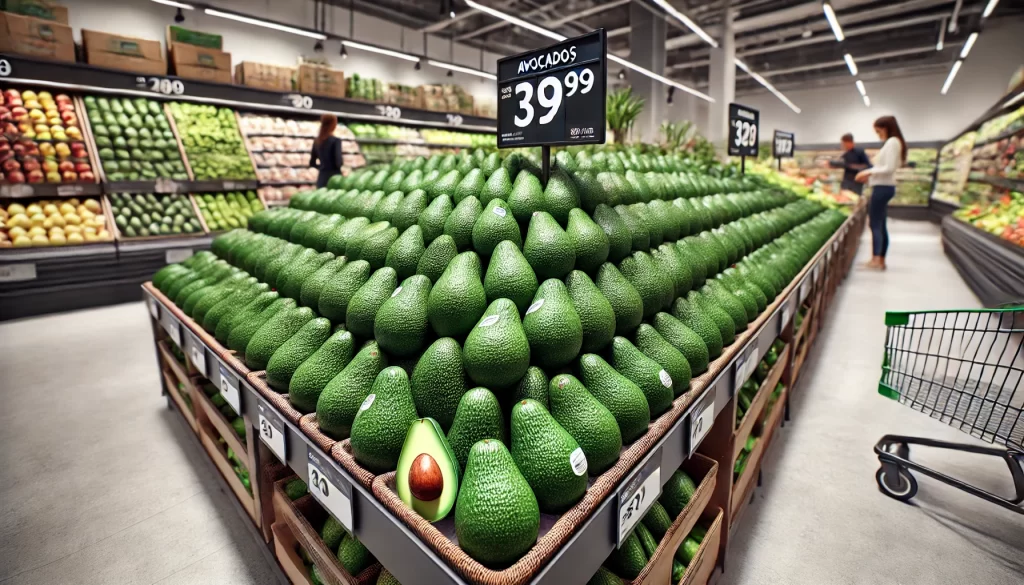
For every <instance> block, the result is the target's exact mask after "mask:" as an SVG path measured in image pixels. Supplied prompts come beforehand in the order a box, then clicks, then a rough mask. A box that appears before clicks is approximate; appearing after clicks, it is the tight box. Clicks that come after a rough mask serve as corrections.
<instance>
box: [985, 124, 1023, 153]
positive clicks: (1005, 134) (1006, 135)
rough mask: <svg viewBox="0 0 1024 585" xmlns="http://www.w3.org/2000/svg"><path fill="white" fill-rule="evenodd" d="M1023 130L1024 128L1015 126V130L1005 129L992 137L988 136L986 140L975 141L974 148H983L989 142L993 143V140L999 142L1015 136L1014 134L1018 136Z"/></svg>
mask: <svg viewBox="0 0 1024 585" xmlns="http://www.w3.org/2000/svg"><path fill="white" fill-rule="evenodd" d="M1022 132H1024V128H1015V129H1013V130H1004V131H1002V132H1000V133H999V134H997V135H995V136H993V137H992V138H987V139H985V140H981V141H979V142H975V143H974V149H975V150H977V149H979V148H981V147H982V146H988V145H989V144H992V143H993V142H999V141H1000V140H1006V139H1007V138H1013V137H1014V136H1016V135H1018V134H1020V133H1022Z"/></svg>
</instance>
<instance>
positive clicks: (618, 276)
mask: <svg viewBox="0 0 1024 585" xmlns="http://www.w3.org/2000/svg"><path fill="white" fill-rule="evenodd" d="M594 284H595V285H596V286H597V289H598V290H599V291H600V292H601V294H602V295H604V298H605V299H606V300H607V301H608V303H609V304H610V305H611V306H612V311H614V312H615V332H616V333H617V334H618V335H628V334H630V333H631V332H633V331H634V330H635V329H636V328H637V327H638V326H639V325H640V322H641V321H642V320H643V318H644V302H643V299H642V298H641V297H640V293H639V292H637V290H636V288H634V287H633V285H632V284H630V282H629V281H628V280H626V278H625V277H624V276H622V273H621V272H619V269H618V268H616V267H615V265H613V264H612V263H611V262H605V263H604V264H602V265H601V267H600V268H598V269H597V278H596V279H594Z"/></svg>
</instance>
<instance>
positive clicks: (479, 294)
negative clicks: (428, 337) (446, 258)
mask: <svg viewBox="0 0 1024 585" xmlns="http://www.w3.org/2000/svg"><path fill="white" fill-rule="evenodd" d="M446 235H447V234H446ZM486 308H487V293H485V292H484V285H483V283H482V282H480V257H479V256H477V254H476V252H463V253H461V254H459V255H458V256H456V257H455V258H454V259H452V261H451V262H450V263H449V264H448V267H447V268H445V271H444V273H443V274H441V278H439V279H438V280H437V283H436V284H435V285H434V287H433V288H431V289H430V298H429V299H428V301H427V317H428V318H429V320H430V326H431V327H432V328H433V330H434V332H435V333H437V334H438V335H439V336H441V337H462V336H464V335H466V334H467V333H468V332H469V331H470V330H471V329H472V328H473V325H474V324H475V323H476V322H477V321H478V320H479V319H480V315H481V314H483V312H484V309H486Z"/></svg>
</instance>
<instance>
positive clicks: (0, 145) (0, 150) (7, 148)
mask: <svg viewBox="0 0 1024 585" xmlns="http://www.w3.org/2000/svg"><path fill="white" fill-rule="evenodd" d="M7 152H11V143H10V142H7V139H6V138H4V139H2V140H0V154H4V153H7Z"/></svg>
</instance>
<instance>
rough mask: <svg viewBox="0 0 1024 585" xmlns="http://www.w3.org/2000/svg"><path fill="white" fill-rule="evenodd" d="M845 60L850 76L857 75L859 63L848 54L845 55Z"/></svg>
mask: <svg viewBox="0 0 1024 585" xmlns="http://www.w3.org/2000/svg"><path fill="white" fill-rule="evenodd" d="M843 60H844V61H846V66H847V67H849V69H850V75H857V62H856V61H854V60H853V55H851V54H849V53H847V54H845V55H843Z"/></svg>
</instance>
